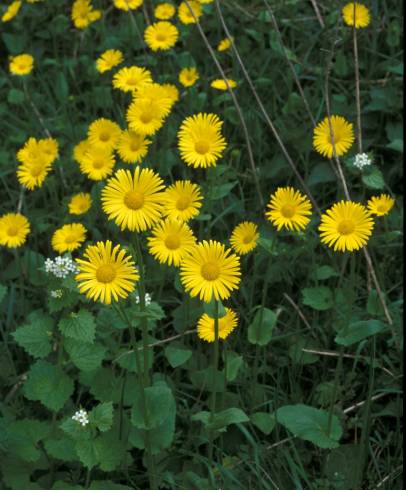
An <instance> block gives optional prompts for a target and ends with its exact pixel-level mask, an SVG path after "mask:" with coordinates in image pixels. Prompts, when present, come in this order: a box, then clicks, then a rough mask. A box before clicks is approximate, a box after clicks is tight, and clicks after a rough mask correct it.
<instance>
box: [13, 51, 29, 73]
mask: <svg viewBox="0 0 406 490" xmlns="http://www.w3.org/2000/svg"><path fill="white" fill-rule="evenodd" d="M33 68H34V58H33V57H32V56H31V55H30V54H19V55H18V56H10V64H9V70H10V73H12V74H13V75H19V76H22V75H28V74H29V73H31V72H32V69H33Z"/></svg>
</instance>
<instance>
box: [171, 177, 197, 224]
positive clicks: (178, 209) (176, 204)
mask: <svg viewBox="0 0 406 490" xmlns="http://www.w3.org/2000/svg"><path fill="white" fill-rule="evenodd" d="M202 199H203V197H202V194H201V191H200V187H199V186H198V185H197V184H192V183H191V182H190V181H189V180H178V181H177V182H175V183H174V184H172V185H171V186H169V187H167V189H166V191H165V193H164V196H163V205H164V209H163V214H164V216H168V217H169V218H172V219H179V220H181V221H189V220H191V219H192V218H195V217H196V216H197V215H198V214H199V213H200V208H201V207H202V202H201V201H202Z"/></svg>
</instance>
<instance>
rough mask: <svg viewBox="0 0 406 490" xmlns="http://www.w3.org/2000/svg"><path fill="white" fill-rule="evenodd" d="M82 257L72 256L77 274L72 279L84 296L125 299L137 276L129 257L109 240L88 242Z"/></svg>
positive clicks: (109, 299) (116, 299)
mask: <svg viewBox="0 0 406 490" xmlns="http://www.w3.org/2000/svg"><path fill="white" fill-rule="evenodd" d="M83 255H84V257H85V259H86V260H84V259H76V263H77V265H78V267H79V271H80V272H79V274H77V275H76V277H75V279H76V282H77V283H78V289H79V291H80V292H81V293H82V294H85V295H86V297H87V298H89V299H92V300H93V301H101V302H102V303H105V304H108V305H109V304H111V301H112V299H113V300H114V301H118V300H119V299H120V298H123V299H124V298H127V296H128V295H129V293H131V292H132V291H134V289H135V283H136V282H137V281H138V279H139V278H140V276H139V274H138V271H137V269H136V267H135V264H134V261H133V260H132V258H131V256H128V255H126V252H125V250H122V249H121V248H120V245H116V246H115V247H114V248H112V243H111V241H110V240H107V242H105V243H103V242H97V244H96V245H90V246H88V247H87V248H86V251H85V253H84V254H83Z"/></svg>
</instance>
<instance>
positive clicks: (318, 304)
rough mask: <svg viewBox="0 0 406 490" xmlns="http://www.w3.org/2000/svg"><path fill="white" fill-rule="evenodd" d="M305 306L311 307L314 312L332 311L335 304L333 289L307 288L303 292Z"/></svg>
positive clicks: (323, 287) (321, 287) (322, 287)
mask: <svg viewBox="0 0 406 490" xmlns="http://www.w3.org/2000/svg"><path fill="white" fill-rule="evenodd" d="M302 294H303V304H304V305H307V306H310V308H313V309H314V310H318V311H325V310H330V309H331V308H332V307H333V305H334V303H333V293H332V292H331V289H329V288H327V287H325V286H320V287H317V288H305V289H303V291H302Z"/></svg>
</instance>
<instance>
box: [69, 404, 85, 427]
mask: <svg viewBox="0 0 406 490" xmlns="http://www.w3.org/2000/svg"><path fill="white" fill-rule="evenodd" d="M72 420H75V421H76V422H79V424H80V425H81V426H82V427H85V425H87V424H88V423H89V417H88V415H87V412H86V410H83V408H81V409H80V410H78V411H77V412H75V415H73V416H72Z"/></svg>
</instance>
